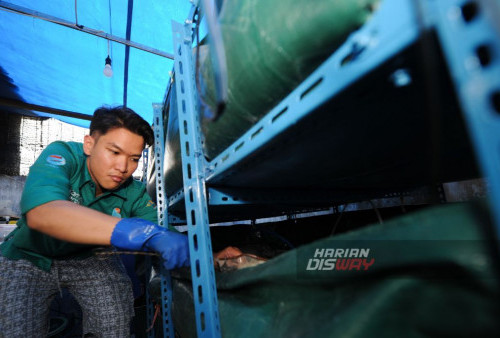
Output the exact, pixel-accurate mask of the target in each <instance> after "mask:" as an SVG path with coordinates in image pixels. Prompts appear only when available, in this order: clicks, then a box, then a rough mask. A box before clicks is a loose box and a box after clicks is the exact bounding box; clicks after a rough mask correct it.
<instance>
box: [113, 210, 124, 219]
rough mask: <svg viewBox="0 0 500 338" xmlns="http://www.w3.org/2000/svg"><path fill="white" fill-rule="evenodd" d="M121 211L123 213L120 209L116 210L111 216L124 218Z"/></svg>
mask: <svg viewBox="0 0 500 338" xmlns="http://www.w3.org/2000/svg"><path fill="white" fill-rule="evenodd" d="M120 211H121V210H120V208H114V209H113V212H112V213H111V216H114V217H120V218H122V215H121V214H120Z"/></svg>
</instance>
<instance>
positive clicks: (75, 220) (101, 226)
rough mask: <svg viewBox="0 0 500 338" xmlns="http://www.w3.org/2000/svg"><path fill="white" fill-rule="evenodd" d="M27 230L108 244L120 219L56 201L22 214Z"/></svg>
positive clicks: (74, 241) (65, 239)
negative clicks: (24, 215) (24, 216)
mask: <svg viewBox="0 0 500 338" xmlns="http://www.w3.org/2000/svg"><path fill="white" fill-rule="evenodd" d="M26 221H27V224H28V226H29V227H30V228H31V229H34V230H37V231H39V232H42V233H44V234H47V235H50V236H52V237H54V238H57V239H60V240H64V241H67V242H72V243H80V244H95V245H109V244H110V240H111V234H112V233H113V229H114V228H115V226H116V223H118V222H119V221H120V218H118V217H113V216H110V215H106V214H104V213H102V212H99V211H96V210H93V209H90V208H87V207H84V206H81V205H78V204H75V203H73V202H70V201H63V200H56V201H50V202H48V203H45V204H42V205H39V206H37V207H35V208H33V209H31V210H30V211H28V212H27V213H26Z"/></svg>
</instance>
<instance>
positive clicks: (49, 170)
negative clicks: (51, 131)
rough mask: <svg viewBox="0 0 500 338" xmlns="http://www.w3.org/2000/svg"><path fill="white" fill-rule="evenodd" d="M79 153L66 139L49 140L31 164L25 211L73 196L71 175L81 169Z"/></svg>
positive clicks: (22, 203)
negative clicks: (79, 166) (76, 153)
mask: <svg viewBox="0 0 500 338" xmlns="http://www.w3.org/2000/svg"><path fill="white" fill-rule="evenodd" d="M77 163H78V161H77V159H76V156H75V153H74V152H73V151H72V150H71V149H70V147H69V145H67V144H66V143H65V142H60V141H57V142H53V143H51V144H49V145H48V146H47V147H46V148H45V149H44V150H43V151H42V153H41V154H40V156H39V157H38V159H37V160H36V161H35V163H34V164H33V165H32V166H31V168H30V171H29V174H28V177H27V179H26V184H25V186H24V190H23V194H22V196H21V212H22V213H23V214H25V213H27V212H28V211H30V210H31V209H33V208H35V207H37V206H39V205H42V204H45V203H47V202H50V201H55V200H69V194H70V179H71V175H72V174H74V173H75V171H76V170H77V168H76V167H77Z"/></svg>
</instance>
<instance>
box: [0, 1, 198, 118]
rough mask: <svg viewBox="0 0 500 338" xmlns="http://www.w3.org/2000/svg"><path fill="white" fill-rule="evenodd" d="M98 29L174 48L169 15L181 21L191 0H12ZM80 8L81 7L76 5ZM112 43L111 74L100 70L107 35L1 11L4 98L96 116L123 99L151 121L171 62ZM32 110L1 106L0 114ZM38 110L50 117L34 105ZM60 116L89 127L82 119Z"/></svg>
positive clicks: (0, 69) (169, 49)
mask: <svg viewBox="0 0 500 338" xmlns="http://www.w3.org/2000/svg"><path fill="white" fill-rule="evenodd" d="M4 3H7V4H12V5H16V6H22V7H24V8H27V9H30V10H31V11H36V12H39V13H43V14H46V15H50V16H53V17H56V18H60V19H63V20H66V21H70V22H72V23H76V22H78V25H83V26H85V27H88V28H92V29H94V30H97V31H102V32H104V33H107V34H111V35H114V36H118V37H121V38H123V39H126V38H127V27H128V29H129V35H130V36H129V38H128V39H129V40H131V41H133V42H136V43H140V44H143V45H146V46H149V47H152V48H155V49H158V50H161V51H165V52H168V53H172V50H173V45H172V32H171V20H175V21H179V22H183V21H184V20H185V19H186V18H187V17H188V14H189V10H190V8H191V6H192V5H191V3H190V2H189V1H188V0H168V1H165V0H141V1H135V2H134V1H132V0H129V1H123V0H99V1H73V0H39V1H30V0H15V1H14V0H11V1H4ZM75 7H76V9H77V10H76V11H75ZM126 49H127V47H126V46H125V45H123V44H119V43H117V42H110V56H111V59H112V67H113V76H112V77H111V78H108V77H105V76H104V75H103V69H104V64H105V59H106V56H107V55H108V41H107V40H106V39H104V38H101V37H98V36H94V35H91V34H87V33H84V32H81V31H78V30H74V29H71V28H67V27H64V26H61V25H58V24H55V23H52V22H47V21H44V20H41V19H37V18H34V17H30V16H26V15H21V14H18V13H13V12H11V11H8V10H4V9H0V99H6V100H9V102H10V101H12V100H14V101H22V102H25V103H29V104H33V105H38V106H43V107H50V108H54V109H61V110H67V111H71V112H77V113H82V114H86V115H92V113H93V112H94V110H95V109H96V108H97V107H99V106H101V105H121V104H124V103H126V105H127V106H128V107H130V108H132V109H134V110H135V111H137V112H138V113H139V114H141V115H142V116H143V117H144V118H145V119H146V120H147V121H148V122H152V120H153V119H152V115H153V109H152V104H153V103H159V102H162V101H163V96H164V94H165V89H166V87H167V84H168V81H169V71H171V70H172V66H173V61H172V60H170V59H168V58H165V57H162V56H158V55H155V54H151V53H148V52H145V51H142V50H139V49H136V48H132V47H128V49H129V55H128V58H127V57H126V54H127V52H126ZM1 111H4V112H5V111H7V112H13V111H14V112H18V113H27V112H28V110H26V109H25V108H24V109H19V108H12V107H4V106H0V112H1ZM31 112H33V113H36V114H38V115H41V116H53V115H51V114H46V113H40V112H36V111H33V110H31ZM53 117H57V118H59V119H61V120H63V121H65V122H69V123H72V124H75V125H79V126H84V127H88V123H89V122H88V121H86V120H82V119H75V118H68V117H61V116H53Z"/></svg>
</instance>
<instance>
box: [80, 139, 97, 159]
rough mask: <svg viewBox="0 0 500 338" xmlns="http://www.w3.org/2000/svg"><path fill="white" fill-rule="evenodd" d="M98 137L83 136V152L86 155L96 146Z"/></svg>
mask: <svg viewBox="0 0 500 338" xmlns="http://www.w3.org/2000/svg"><path fill="white" fill-rule="evenodd" d="M95 142H96V139H95V138H94V137H93V136H91V135H85V136H84V138H83V152H84V153H85V155H87V156H89V155H90V153H91V152H92V148H94V145H95Z"/></svg>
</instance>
